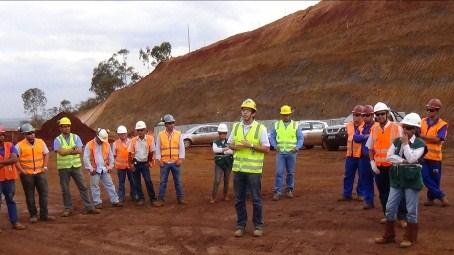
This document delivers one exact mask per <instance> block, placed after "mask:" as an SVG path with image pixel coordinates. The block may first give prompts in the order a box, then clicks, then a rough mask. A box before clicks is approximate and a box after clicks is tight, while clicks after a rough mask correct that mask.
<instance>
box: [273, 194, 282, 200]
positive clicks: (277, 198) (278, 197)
mask: <svg viewBox="0 0 454 255" xmlns="http://www.w3.org/2000/svg"><path fill="white" fill-rule="evenodd" d="M280 197H281V196H280V195H279V193H274V194H273V201H279V199H280Z"/></svg>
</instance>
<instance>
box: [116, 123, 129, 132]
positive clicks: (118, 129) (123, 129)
mask: <svg viewBox="0 0 454 255" xmlns="http://www.w3.org/2000/svg"><path fill="white" fill-rule="evenodd" d="M127 133H128V129H126V127H125V126H123V125H121V126H118V128H117V134H127Z"/></svg>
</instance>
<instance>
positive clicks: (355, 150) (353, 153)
mask: <svg viewBox="0 0 454 255" xmlns="http://www.w3.org/2000/svg"><path fill="white" fill-rule="evenodd" d="M363 127H364V122H363V123H361V125H359V127H358V129H359V132H360V133H361V131H362V130H363ZM346 129H347V135H348V139H347V157H353V158H360V157H361V143H357V142H355V141H353V135H354V134H355V124H354V123H353V121H351V122H349V123H347V128H346Z"/></svg>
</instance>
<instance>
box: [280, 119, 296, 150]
mask: <svg viewBox="0 0 454 255" xmlns="http://www.w3.org/2000/svg"><path fill="white" fill-rule="evenodd" d="M274 129H275V130H276V142H277V149H278V151H280V152H289V151H291V150H292V149H294V148H295V147H296V142H297V139H296V130H297V129H298V126H297V123H296V121H293V120H291V121H290V123H289V124H288V125H287V127H286V126H285V124H284V121H282V120H280V121H277V122H276V123H274Z"/></svg>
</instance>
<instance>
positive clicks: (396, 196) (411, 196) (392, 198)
mask: <svg viewBox="0 0 454 255" xmlns="http://www.w3.org/2000/svg"><path fill="white" fill-rule="evenodd" d="M418 194H419V191H418V190H414V189H404V188H393V187H391V189H390V191H389V197H388V202H387V203H386V218H387V219H388V221H395V220H396V218H397V213H398V210H399V207H400V206H401V203H402V200H403V199H405V201H406V208H407V211H408V212H407V214H406V220H407V221H408V222H410V223H418V204H419V202H418V198H419V196H418Z"/></svg>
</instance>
